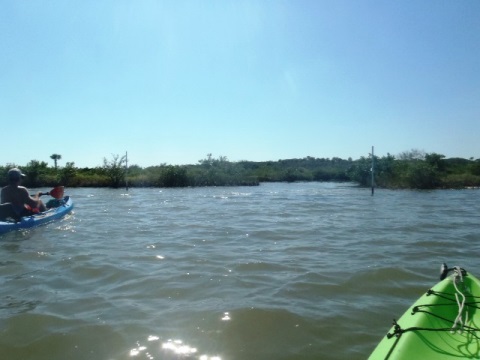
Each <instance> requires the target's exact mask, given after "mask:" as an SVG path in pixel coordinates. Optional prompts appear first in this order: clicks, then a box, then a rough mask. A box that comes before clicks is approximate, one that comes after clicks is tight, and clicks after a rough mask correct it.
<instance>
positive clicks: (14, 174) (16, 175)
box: [8, 168, 25, 181]
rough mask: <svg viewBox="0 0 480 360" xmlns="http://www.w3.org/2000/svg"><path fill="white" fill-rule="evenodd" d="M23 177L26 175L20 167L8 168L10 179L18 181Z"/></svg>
mask: <svg viewBox="0 0 480 360" xmlns="http://www.w3.org/2000/svg"><path fill="white" fill-rule="evenodd" d="M22 177H25V174H23V173H22V172H21V171H20V169H18V168H13V169H10V170H8V180H11V181H17V180H20V179H21V178H22Z"/></svg>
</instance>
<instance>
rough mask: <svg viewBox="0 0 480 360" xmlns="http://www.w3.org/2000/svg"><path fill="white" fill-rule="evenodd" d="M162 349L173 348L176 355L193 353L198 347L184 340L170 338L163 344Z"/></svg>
mask: <svg viewBox="0 0 480 360" xmlns="http://www.w3.org/2000/svg"><path fill="white" fill-rule="evenodd" d="M162 349H164V350H171V351H172V352H173V353H175V354H176V355H191V354H195V353H196V352H197V349H196V348H193V347H190V346H189V345H184V344H183V342H182V340H168V341H167V342H166V343H163V344H162Z"/></svg>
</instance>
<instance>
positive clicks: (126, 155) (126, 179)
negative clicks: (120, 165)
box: [125, 151, 128, 191]
mask: <svg viewBox="0 0 480 360" xmlns="http://www.w3.org/2000/svg"><path fill="white" fill-rule="evenodd" d="M127 175H128V152H127V151H125V190H126V191H128V178H127Z"/></svg>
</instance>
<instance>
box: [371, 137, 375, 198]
mask: <svg viewBox="0 0 480 360" xmlns="http://www.w3.org/2000/svg"><path fill="white" fill-rule="evenodd" d="M374 193H375V156H374V154H373V146H372V196H373V194H374Z"/></svg>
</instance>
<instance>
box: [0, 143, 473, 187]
mask: <svg viewBox="0 0 480 360" xmlns="http://www.w3.org/2000/svg"><path fill="white" fill-rule="evenodd" d="M51 158H52V159H53V160H54V166H53V167H51V166H49V164H48V163H47V162H45V161H38V160H32V161H30V162H29V163H28V164H26V165H23V166H22V165H19V164H6V165H5V166H0V174H4V176H2V177H1V179H0V185H1V186H4V185H5V184H6V174H7V172H8V170H9V169H10V168H12V167H20V168H21V169H22V171H23V172H24V173H25V174H26V177H25V179H24V181H23V184H24V185H25V186H27V187H53V186H56V185H65V186H68V187H113V188H118V187H125V186H129V187H198V186H238V185H240V186H253V185H259V184H260V183H262V182H295V181H345V182H346V181H348V182H356V183H358V184H359V185H360V186H368V187H370V186H371V177H372V176H371V168H372V158H371V154H370V155H369V156H368V157H361V158H360V159H358V160H352V159H351V158H349V159H347V160H345V159H340V158H336V157H334V158H331V159H330V158H314V157H310V156H307V157H305V158H302V159H287V160H278V161H263V162H253V161H246V160H245V161H238V162H231V161H228V159H227V158H226V157H224V156H220V157H218V158H214V157H213V156H212V154H208V155H207V157H206V158H205V159H202V160H199V161H198V164H194V165H167V164H160V165H156V166H149V167H145V168H142V167H140V166H138V165H129V166H128V167H127V166H126V158H125V157H120V156H119V155H112V158H111V159H107V158H104V159H103V165H102V166H98V167H95V168H77V167H76V166H75V163H74V162H67V163H66V164H65V165H64V166H63V167H62V166H60V165H58V163H57V162H58V160H60V159H61V155H58V154H54V155H52V157H51ZM374 169H375V172H374V174H375V186H377V187H383V188H409V189H437V188H465V187H480V159H476V160H474V159H473V158H470V159H468V160H467V159H462V158H450V159H446V158H445V156H444V155H441V154H437V153H425V152H423V151H419V150H415V149H414V150H411V151H406V152H404V153H401V154H399V155H397V156H393V155H390V154H388V155H387V156H384V157H377V156H375V158H374Z"/></svg>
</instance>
